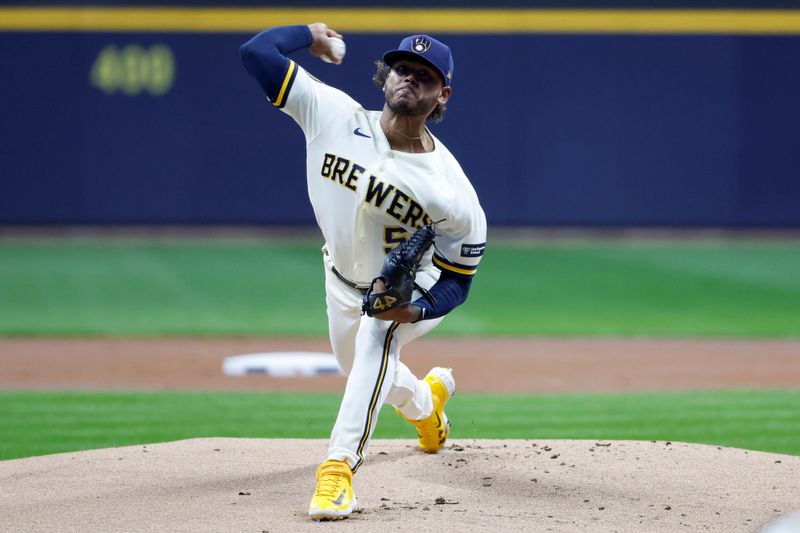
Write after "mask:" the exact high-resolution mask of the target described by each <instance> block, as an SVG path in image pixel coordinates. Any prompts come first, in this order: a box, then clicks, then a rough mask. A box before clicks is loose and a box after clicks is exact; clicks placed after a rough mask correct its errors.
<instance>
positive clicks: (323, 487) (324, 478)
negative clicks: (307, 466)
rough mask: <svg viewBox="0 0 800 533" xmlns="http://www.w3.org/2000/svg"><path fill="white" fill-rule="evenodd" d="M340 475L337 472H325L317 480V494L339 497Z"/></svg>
mask: <svg viewBox="0 0 800 533" xmlns="http://www.w3.org/2000/svg"><path fill="white" fill-rule="evenodd" d="M338 488H339V477H338V476H337V475H335V474H323V475H321V476H320V477H319V479H318V480H317V495H318V496H323V497H326V498H338V497H339V495H338V494H337V493H336V489H338Z"/></svg>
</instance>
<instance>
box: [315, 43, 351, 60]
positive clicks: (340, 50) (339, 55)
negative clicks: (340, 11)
mask: <svg viewBox="0 0 800 533" xmlns="http://www.w3.org/2000/svg"><path fill="white" fill-rule="evenodd" d="M328 43H330V45H331V51H330V52H329V53H328V54H325V55H323V56H320V59H322V60H323V61H324V62H326V63H336V62H339V61H341V60H342V59H344V53H345V49H346V47H345V45H344V41H343V40H341V39H340V38H338V37H328Z"/></svg>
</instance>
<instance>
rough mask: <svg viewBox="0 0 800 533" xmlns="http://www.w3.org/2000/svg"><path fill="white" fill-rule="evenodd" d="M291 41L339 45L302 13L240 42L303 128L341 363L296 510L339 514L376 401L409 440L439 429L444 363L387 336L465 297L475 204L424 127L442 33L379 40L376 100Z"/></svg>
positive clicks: (421, 328) (346, 507)
mask: <svg viewBox="0 0 800 533" xmlns="http://www.w3.org/2000/svg"><path fill="white" fill-rule="evenodd" d="M304 48H308V49H310V51H311V53H312V54H313V55H314V56H316V57H320V58H322V59H325V60H326V61H328V62H333V63H341V61H342V59H343V57H344V49H345V47H344V42H343V40H342V36H341V35H339V34H338V33H337V32H336V31H334V30H333V29H330V28H328V27H327V26H326V25H325V24H322V23H316V24H310V25H308V26H285V27H278V28H271V29H268V30H266V31H264V32H262V33H259V34H258V35H256V36H255V37H253V38H252V39H251V40H250V41H248V42H247V43H245V44H244V45H243V46H242V47H241V51H240V52H241V57H242V62H243V63H244V66H245V68H246V69H247V72H249V73H250V74H251V75H252V76H253V77H255V78H256V80H258V83H259V84H260V85H261V87H262V88H263V90H264V92H265V93H266V95H267V98H268V99H269V101H270V102H271V103H272V105H274V106H275V107H277V108H278V109H280V110H282V111H283V112H284V113H286V114H288V115H289V116H291V117H292V118H293V119H294V120H295V121H296V122H297V124H298V125H299V126H300V128H302V130H303V133H304V134H305V139H306V150H307V163H306V167H307V181H308V195H309V199H310V200H311V204H312V206H313V209H314V214H315V216H316V220H317V224H318V225H319V228H320V230H321V231H322V234H323V237H324V238H325V246H324V247H323V249H322V259H323V263H324V268H325V290H326V304H327V312H328V325H329V334H330V340H331V346H332V348H333V352H334V354H335V355H336V358H337V360H338V362H339V364H340V365H341V367H342V368H343V369H344V370H345V372H346V373H347V374H348V378H347V386H346V388H345V392H344V397H343V399H342V404H341V406H340V408H339V414H338V416H337V418H336V422H335V424H334V427H333V431H332V433H331V439H330V445H329V448H328V456H327V459H326V460H325V461H324V462H323V463H322V464H321V465H320V466H319V468H318V469H317V485H316V488H315V490H314V495H313V497H312V499H311V503H310V505H309V510H308V514H309V516H310V517H311V518H312V519H314V520H324V519H341V518H344V517H346V516H348V515H350V513H352V512H353V510H354V509H355V508H356V505H357V500H356V497H355V494H354V493H353V488H352V477H353V474H354V473H355V472H357V471H358V468H359V467H360V466H361V464H362V463H363V462H364V459H365V458H366V456H367V452H368V449H369V441H370V437H371V435H372V432H373V430H374V429H375V424H376V422H377V417H378V413H379V411H380V408H381V406H382V405H383V404H384V403H387V402H388V403H389V404H391V405H393V406H394V407H395V408H396V410H397V412H398V413H399V414H400V415H401V416H403V417H404V418H405V419H406V420H408V421H409V422H410V423H411V424H412V425H414V426H415V427H416V429H417V434H418V437H419V444H420V447H421V448H422V450H424V451H426V452H429V453H435V452H437V451H438V450H439V449H441V448H442V446H443V445H444V443H445V441H446V439H447V436H448V433H449V431H450V424H449V421H448V419H447V416H446V415H445V413H444V407H445V404H446V403H447V401H448V400H449V399H450V398H452V396H453V394H454V393H455V381H454V380H453V376H452V373H451V370H450V369H447V368H440V367H436V368H433V369H432V370H431V371H430V372H429V373H428V375H427V376H426V377H425V378H424V379H422V380H420V379H417V377H416V376H414V374H413V373H412V372H411V370H410V369H409V368H408V367H407V366H405V365H404V364H403V363H402V362H401V361H400V349H401V348H402V346H403V345H405V344H406V343H408V342H410V341H412V340H414V339H416V338H417V337H419V336H421V335H424V334H425V333H427V332H429V331H430V330H432V329H433V328H434V327H436V325H438V324H439V322H440V321H441V320H442V318H443V317H444V316H445V315H446V314H447V313H449V312H450V311H452V310H453V309H454V308H455V307H456V306H458V305H460V304H461V303H463V302H464V301H465V300H466V298H467V294H468V293H469V289H470V284H471V282H472V278H473V276H474V275H475V272H476V270H477V266H478V263H479V262H480V260H481V257H482V256H483V253H484V248H485V246H486V218H485V216H484V214H483V210H482V209H481V206H480V203H479V202H478V198H477V196H476V194H475V191H474V189H473V187H472V185H471V184H470V182H469V180H468V179H467V177H466V176H465V175H464V172H463V170H462V169H461V167H460V166H459V164H458V162H457V161H456V159H455V157H453V155H452V154H451V153H450V152H449V151H448V150H447V148H446V147H445V146H444V144H443V143H442V142H441V141H440V140H439V139H437V138H436V137H435V136H434V135H433V134H432V133H431V132H430V130H428V128H427V127H426V122H438V121H440V120H441V119H442V117H443V115H444V112H445V106H446V104H447V101H448V100H449V98H450V96H451V94H452V90H453V57H452V55H451V53H450V49H449V48H448V47H447V46H446V45H445V44H443V43H442V42H440V41H438V40H436V39H434V38H432V37H429V36H427V35H412V36H409V37H406V38H405V39H403V40H402V41H401V42H400V45H399V46H398V47H397V49H395V50H390V51H388V52H386V53H385V54H383V56H382V60H381V61H377V62H376V67H377V72H376V74H375V76H374V80H375V82H376V84H377V85H378V87H379V88H380V90H382V91H383V94H384V104H383V109H382V110H381V111H369V110H366V109H364V108H363V107H362V106H361V104H359V103H358V102H356V101H355V100H353V99H352V98H351V97H350V96H348V95H347V94H345V93H343V92H342V91H340V90H338V89H335V88H333V87H330V86H328V85H326V84H324V83H322V82H321V81H319V80H318V79H316V78H315V77H314V76H312V75H311V74H309V73H308V72H307V71H306V70H305V69H303V68H302V67H301V66H300V65H298V64H297V63H296V62H295V61H293V60H292V59H289V57H288V56H289V55H290V54H291V53H292V52H295V51H298V50H301V49H304Z"/></svg>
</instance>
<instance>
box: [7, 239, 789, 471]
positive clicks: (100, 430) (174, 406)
mask: <svg viewBox="0 0 800 533" xmlns="http://www.w3.org/2000/svg"><path fill="white" fill-rule="evenodd" d="M319 244H321V243H317V242H316V241H308V240H306V241H299V242H294V243H285V242H283V243H281V242H272V241H256V242H253V241H230V242H226V241H220V240H212V241H208V242H199V241H197V240H194V241H185V242H173V243H167V242H146V241H141V240H140V241H115V240H104V239H74V240H59V241H50V242H47V241H42V240H32V241H23V240H9V239H4V240H0V335H2V336H85V335H104V336H165V335H189V336H192V335H206V336H211V335H264V336H275V335H309V336H325V335H326V317H325V309H324V300H323V290H324V289H323V272H322V267H321V259H320V252H319ZM798 272H800V243H797V242H788V241H784V242H765V243H758V242H691V243H680V242H658V243H647V242H636V241H633V242H617V243H597V242H567V243H560V244H559V243H556V244H541V245H521V244H520V243H515V242H506V243H497V244H494V245H492V246H491V247H490V248H489V250H488V251H487V254H486V257H485V259H484V261H483V263H482V264H481V267H480V269H479V273H478V276H477V277H476V279H475V283H474V285H473V290H472V293H471V295H470V299H469V301H468V302H467V304H466V305H465V306H463V307H462V308H459V309H458V310H456V311H455V312H454V313H453V314H451V315H450V316H449V317H448V318H447V319H446V320H445V321H444V323H443V325H442V326H441V327H440V328H438V329H437V331H436V332H435V334H437V335H481V336H485V335H551V336H582V337H586V336H623V337H624V336H647V337H721V338H732V339H736V338H752V337H760V338H798V337H800V276H798V275H797V273H798ZM109 356H111V354H109ZM0 357H2V354H0ZM338 398H339V397H338V396H337V395H320V394H315V395H285V394H271V393H264V394H244V393H241V394H239V393H236V394H234V393H219V392H215V393H194V392H192V393H190V392H158V393H157V392H92V393H89V392H69V391H66V392H30V391H0V459H9V458H15V457H25V456H30V455H39V454H46V453H56V452H63V451H71V450H82V449H89V448H98V447H108V446H121V445H128V444H141V443H148V442H159V441H169V440H175V439H182V438H190V437H210V436H229V437H308V438H327V437H328V435H329V433H330V428H331V424H332V422H333V420H334V418H335V414H336V411H337V408H338ZM448 412H449V413H451V415H452V417H453V419H454V421H455V426H456V429H455V433H454V437H455V438H529V439H545V438H548V439H549V438H589V439H656V440H675V441H688V442H700V443H709V444H718V445H726V446H736V447H743V448H749V449H756V450H765V451H774V452H782V453H791V454H800V417H798V416H797V413H800V391H797V390H795V391H704V392H703V391H700V392H676V393H652V394H618V395H611V394H581V395H540V396H480V395H469V394H462V395H459V396H458V397H457V398H456V400H455V401H454V402H453V403H452V407H450V405H449V406H448ZM376 436H377V437H378V438H380V437H387V438H388V437H408V438H410V439H413V432H412V431H410V429H409V427H406V426H405V424H404V422H402V420H400V419H399V418H398V417H397V416H396V415H394V414H393V413H391V412H385V413H384V414H383V415H382V417H381V423H380V424H379V426H378V430H377V433H376Z"/></svg>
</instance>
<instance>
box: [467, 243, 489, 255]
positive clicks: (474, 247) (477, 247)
mask: <svg viewBox="0 0 800 533" xmlns="http://www.w3.org/2000/svg"><path fill="white" fill-rule="evenodd" d="M485 249H486V243H485V242H482V243H480V244H462V245H461V257H480V256H482V255H483V251H484V250H485Z"/></svg>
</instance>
